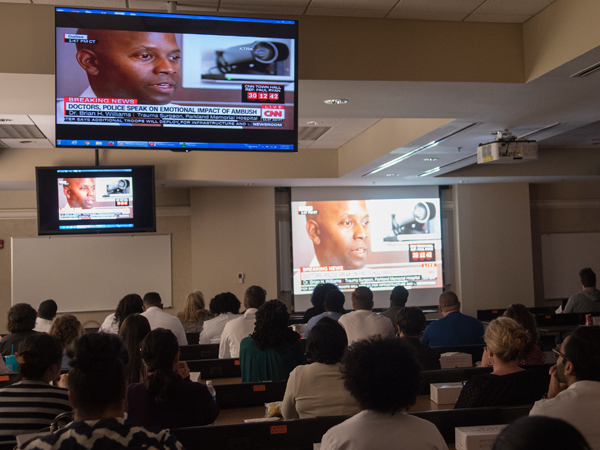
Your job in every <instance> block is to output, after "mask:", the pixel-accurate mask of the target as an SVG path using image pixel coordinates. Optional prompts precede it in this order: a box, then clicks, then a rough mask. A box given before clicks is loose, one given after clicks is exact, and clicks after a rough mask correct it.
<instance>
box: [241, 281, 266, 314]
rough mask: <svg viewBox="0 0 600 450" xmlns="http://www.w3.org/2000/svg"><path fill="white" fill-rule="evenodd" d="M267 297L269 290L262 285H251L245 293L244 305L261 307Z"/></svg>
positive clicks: (246, 306)
mask: <svg viewBox="0 0 600 450" xmlns="http://www.w3.org/2000/svg"><path fill="white" fill-rule="evenodd" d="M266 299H267V291H265V290H264V289H263V288H261V287H260V286H250V287H249V288H248V289H246V292H245V293H244V307H245V308H246V309H247V308H256V309H258V308H260V307H261V306H262V305H263V304H264V303H265V300H266Z"/></svg>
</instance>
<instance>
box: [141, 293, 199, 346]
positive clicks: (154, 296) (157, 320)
mask: <svg viewBox="0 0 600 450" xmlns="http://www.w3.org/2000/svg"><path fill="white" fill-rule="evenodd" d="M142 316H144V317H145V318H146V319H148V322H150V328H151V329H153V330H154V329H156V328H166V329H167V330H171V331H172V332H173V334H174V335H175V337H176V338H177V341H178V342H179V345H187V343H188V341H187V337H186V336H185V331H184V330H183V325H181V322H180V321H179V319H178V318H177V317H174V316H172V315H171V314H169V313H166V312H164V311H163V303H162V299H161V298H160V295H159V294H158V293H156V292H148V293H147V294H146V295H144V312H143V313H142Z"/></svg>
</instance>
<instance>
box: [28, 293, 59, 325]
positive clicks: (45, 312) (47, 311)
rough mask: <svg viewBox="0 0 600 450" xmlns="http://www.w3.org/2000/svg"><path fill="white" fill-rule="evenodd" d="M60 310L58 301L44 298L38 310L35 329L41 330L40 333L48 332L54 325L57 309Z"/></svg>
mask: <svg viewBox="0 0 600 450" xmlns="http://www.w3.org/2000/svg"><path fill="white" fill-rule="evenodd" d="M57 310H58V306H57V305H56V302H55V301H54V300H52V299H49V300H44V301H43V302H42V303H40V307H39V308H38V310H37V315H38V316H37V319H35V327H34V328H33V330H34V331H39V332H40V333H47V332H48V330H50V327H51V326H52V320H53V319H54V318H55V317H56V311H57Z"/></svg>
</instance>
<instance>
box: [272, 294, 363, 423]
mask: <svg viewBox="0 0 600 450" xmlns="http://www.w3.org/2000/svg"><path fill="white" fill-rule="evenodd" d="M338 292H339V291H338ZM340 293H341V292H340ZM328 295H329V294H328ZM347 346H348V337H347V336H346V332H345V331H344V328H342V326H341V325H340V324H339V323H337V321H335V320H333V319H330V318H329V317H323V318H322V319H321V320H319V322H318V323H317V324H316V325H315V326H314V327H313V329H312V330H311V332H310V334H309V335H308V339H307V341H306V356H307V359H308V360H309V361H310V364H307V365H305V366H298V367H296V368H295V369H294V370H292V373H290V378H289V379H288V382H287V387H286V389H285V396H284V397H283V404H282V405H281V412H282V414H283V418H284V419H296V418H298V417H299V418H300V419H305V418H309V417H319V416H338V415H353V414H356V413H357V412H359V411H360V407H359V406H358V403H357V402H356V400H355V399H354V398H353V397H352V396H351V395H350V392H348V391H347V390H346V389H345V388H344V381H343V380H342V374H341V372H340V366H341V363H340V361H341V360H342V356H344V351H345V350H346V347H347Z"/></svg>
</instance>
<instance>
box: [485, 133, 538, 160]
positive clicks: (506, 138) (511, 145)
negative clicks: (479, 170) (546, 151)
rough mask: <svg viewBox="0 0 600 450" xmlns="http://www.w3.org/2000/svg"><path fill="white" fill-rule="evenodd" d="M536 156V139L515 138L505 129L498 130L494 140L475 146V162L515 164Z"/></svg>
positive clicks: (534, 158)
mask: <svg viewBox="0 0 600 450" xmlns="http://www.w3.org/2000/svg"><path fill="white" fill-rule="evenodd" d="M537 157H538V147H537V142H536V141H528V140H520V139H517V138H516V137H515V136H513V135H512V133H511V132H510V131H507V130H502V131H498V132H497V134H496V140H494V141H490V142H486V143H484V144H479V146H478V147H477V164H516V163H522V162H527V161H534V160H536V159H537Z"/></svg>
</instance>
